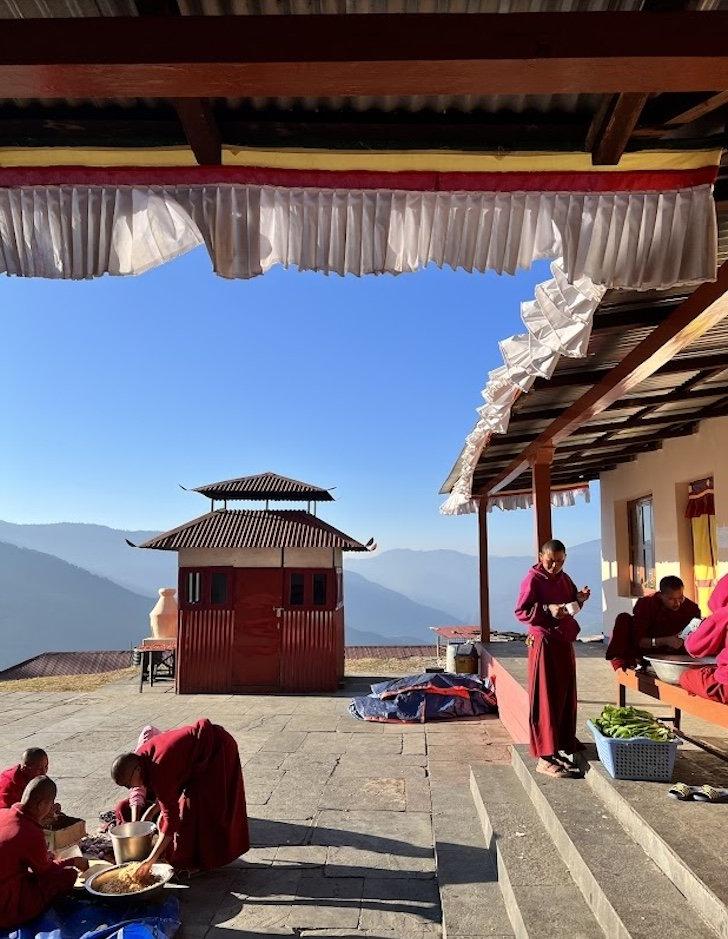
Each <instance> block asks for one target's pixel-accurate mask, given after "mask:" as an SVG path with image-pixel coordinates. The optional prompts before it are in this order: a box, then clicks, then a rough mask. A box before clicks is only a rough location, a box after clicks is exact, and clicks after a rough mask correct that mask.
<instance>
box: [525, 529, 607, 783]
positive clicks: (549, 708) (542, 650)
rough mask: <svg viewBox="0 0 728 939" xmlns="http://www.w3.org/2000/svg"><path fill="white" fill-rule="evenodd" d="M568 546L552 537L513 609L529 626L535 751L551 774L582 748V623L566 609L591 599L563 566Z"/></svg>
mask: <svg viewBox="0 0 728 939" xmlns="http://www.w3.org/2000/svg"><path fill="white" fill-rule="evenodd" d="M565 558H566V548H565V547H564V545H563V543H562V542H560V541H556V540H554V541H548V542H546V544H545V545H544V546H543V548H542V549H541V552H540V554H539V562H538V564H536V565H534V566H533V567H532V568H531V570H530V571H529V572H528V573H527V574H526V576H525V578H524V579H523V583H522V584H521V590H520V592H519V595H518V602H517V604H516V610H515V614H516V617H517V619H518V620H519V621H520V622H521V623H524V624H526V625H527V626H528V640H527V642H528V646H529V648H528V694H529V700H530V713H529V728H530V736H531V753H532V754H533V755H534V756H537V757H539V765H538V769H539V771H540V772H543V773H546V774H547V775H551V776H566V775H568V774H569V771H573V769H574V764H573V763H572V762H571V760H570V759H569V758H568V754H573V753H575V752H576V751H577V750H581V749H582V745H581V743H580V742H579V741H578V740H577V737H576V703H577V702H576V660H575V658H574V646H573V643H574V640H575V639H576V637H577V635H578V633H579V625H578V623H577V622H576V620H575V619H574V617H573V615H571V614H570V613H568V612H567V611H566V610H565V606H566V604H569V603H577V604H578V605H579V607H581V605H582V604H583V603H584V602H585V601H586V600H587V599H588V597H589V588H588V587H585V588H584V589H583V590H582V591H579V590H577V588H576V585H575V584H574V582H573V580H572V579H571V578H570V577H569V575H568V574H567V573H566V572H565V571H564V570H563V569H562V568H563V564H564V560H565Z"/></svg>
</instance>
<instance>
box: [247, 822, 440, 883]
mask: <svg viewBox="0 0 728 939" xmlns="http://www.w3.org/2000/svg"><path fill="white" fill-rule="evenodd" d="M248 822H249V824H250V841H251V846H252V847H260V848H272V847H284V846H287V845H305V844H309V843H311V839H312V837H313V836H314V833H315V838H316V844H317V845H319V846H321V845H323V846H326V847H329V846H335V847H346V846H350V847H354V848H362V849H365V850H366V851H372V852H376V853H378V854H394V855H397V856H400V857H411V858H429V857H432V848H431V847H429V848H426V847H421V846H418V845H413V844H410V843H409V842H406V841H400V840H398V839H396V838H386V837H383V836H382V835H376V834H372V833H362V832H356V831H347V830H346V829H339V828H326V827H322V826H320V825H316V826H313V825H305V824H300V823H298V822H279V821H275V820H274V819H267V818H255V817H254V816H250V817H249V819H248ZM403 876H404V875H403Z"/></svg>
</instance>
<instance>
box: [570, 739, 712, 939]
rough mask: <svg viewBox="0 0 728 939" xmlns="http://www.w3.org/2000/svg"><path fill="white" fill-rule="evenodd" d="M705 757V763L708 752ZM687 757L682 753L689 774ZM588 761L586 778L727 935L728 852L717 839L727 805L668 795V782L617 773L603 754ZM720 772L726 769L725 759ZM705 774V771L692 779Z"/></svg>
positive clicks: (702, 913)
mask: <svg viewBox="0 0 728 939" xmlns="http://www.w3.org/2000/svg"><path fill="white" fill-rule="evenodd" d="M700 757H701V758H703V764H704V762H705V760H704V754H700ZM688 763H689V760H688V759H687V758H685V757H681V768H682V772H683V774H685V775H688V774H687V772H686V764H688ZM586 765H587V775H586V779H587V782H588V783H589V785H590V786H591V788H592V789H593V791H594V792H595V793H596V794H597V796H599V798H600V799H601V800H602V802H603V803H604V804H605V806H606V807H607V809H609V811H610V812H611V813H612V815H614V817H615V818H616V819H617V821H618V822H619V823H620V824H621V825H622V827H623V828H624V829H625V830H626V831H627V833H628V834H629V835H631V836H632V838H633V839H634V840H635V841H636V842H637V843H638V844H639V845H640V846H641V847H642V848H643V850H644V851H645V852H646V853H647V854H648V855H649V857H651V858H652V860H653V861H654V862H655V864H657V866H658V867H659V868H660V870H661V871H662V872H663V873H664V874H665V875H666V876H667V877H669V879H670V880H671V881H672V882H673V883H674V884H675V886H676V887H677V889H678V890H679V891H680V893H682V894H683V895H684V896H685V897H686V898H687V900H688V901H689V902H690V903H691V904H692V905H693V907H694V908H695V909H696V911H697V912H698V913H699V915H700V916H701V917H702V918H703V919H704V920H705V921H706V922H707V923H708V924H709V925H710V926H712V927H713V929H715V931H716V932H717V933H718V935H719V936H721V937H722V939H728V906H726V904H727V903H728V857H726V856H725V854H724V851H723V846H722V844H721V843H718V842H717V841H716V839H715V833H716V832H720V831H723V832H725V830H726V826H727V825H728V805H705V804H701V803H699V802H679V803H677V802H675V801H674V800H673V799H670V798H668V796H667V794H666V791H665V790H666V789H667V788H668V786H667V784H665V783H644V782H632V781H630V780H621V779H612V778H611V776H609V774H608V773H607V771H606V770H605V769H604V767H603V766H602V764H601V763H600V762H599V761H598V760H594V761H588V762H587V764H586ZM701 765H702V764H701ZM719 773H720V775H722V776H724V775H725V764H721V765H720V767H719ZM688 778H689V775H688ZM704 779H705V775H704V771H703V773H702V774H700V773H698V774H697V777H696V778H695V779H690V778H689V781H690V782H691V783H694V784H699V783H700V782H702V781H703V780H704Z"/></svg>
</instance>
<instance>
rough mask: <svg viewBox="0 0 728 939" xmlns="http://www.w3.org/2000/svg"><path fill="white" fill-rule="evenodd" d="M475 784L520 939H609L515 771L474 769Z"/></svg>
mask: <svg viewBox="0 0 728 939" xmlns="http://www.w3.org/2000/svg"><path fill="white" fill-rule="evenodd" d="M470 783H471V790H472V794H473V799H474V801H475V807H476V809H477V812H478V816H479V818H480V822H481V825H482V827H483V834H484V835H485V841H486V843H487V844H488V845H489V847H490V850H491V852H492V854H493V856H494V859H495V862H496V865H497V871H498V883H499V885H500V889H501V892H502V894H503V899H504V901H505V905H506V910H507V912H508V916H509V918H510V921H511V925H512V926H513V931H514V933H515V935H516V937H518V939H562V937H564V936H570V937H572V939H604V935H605V933H604V930H602V929H601V927H600V926H599V924H598V923H597V921H596V919H595V918H594V914H593V913H592V912H591V910H590V909H589V907H588V906H587V903H586V901H585V900H584V897H583V896H582V894H581V892H580V890H579V888H578V887H577V886H576V884H575V883H574V880H573V878H572V877H571V874H570V873H569V871H568V869H567V867H566V865H565V864H564V862H563V861H562V859H561V857H560V855H559V853H558V852H557V850H556V846H555V844H554V842H553V841H552V840H551V837H550V836H549V834H548V832H547V831H546V829H545V828H544V825H543V823H542V821H541V819H540V818H539V817H538V814H537V812H536V809H535V808H534V807H533V804H532V803H531V801H530V799H529V798H528V796H527V795H526V793H525V792H524V789H523V786H521V785H520V783H519V780H518V777H517V776H516V774H515V772H514V770H513V768H512V767H511V766H474V767H472V770H471V775H470Z"/></svg>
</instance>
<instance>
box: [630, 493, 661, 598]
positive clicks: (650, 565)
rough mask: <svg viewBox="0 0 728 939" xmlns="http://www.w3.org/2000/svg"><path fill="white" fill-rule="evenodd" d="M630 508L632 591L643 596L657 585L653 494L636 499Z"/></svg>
mask: <svg viewBox="0 0 728 939" xmlns="http://www.w3.org/2000/svg"><path fill="white" fill-rule="evenodd" d="M628 508H629V553H630V582H631V591H632V596H633V597H641V596H642V595H643V594H644V592H645V590H654V589H655V587H656V576H655V535H654V528H653V512H652V496H647V497H645V498H644V499H636V500H635V501H634V502H630V503H629V506H628Z"/></svg>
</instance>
